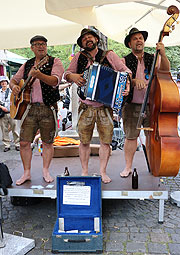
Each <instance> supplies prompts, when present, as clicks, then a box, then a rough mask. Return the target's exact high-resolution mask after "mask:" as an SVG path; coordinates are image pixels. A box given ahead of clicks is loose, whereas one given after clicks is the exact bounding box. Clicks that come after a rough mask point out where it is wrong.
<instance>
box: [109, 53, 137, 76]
mask: <svg viewBox="0 0 180 255" xmlns="http://www.w3.org/2000/svg"><path fill="white" fill-rule="evenodd" d="M107 59H108V61H109V63H110V64H111V66H112V68H113V69H114V70H116V71H119V72H127V73H129V74H131V73H132V72H131V70H130V69H129V68H128V67H127V66H126V65H125V62H123V61H122V59H121V58H120V57H119V56H118V55H117V54H116V53H114V52H113V51H109V52H108V54H107Z"/></svg>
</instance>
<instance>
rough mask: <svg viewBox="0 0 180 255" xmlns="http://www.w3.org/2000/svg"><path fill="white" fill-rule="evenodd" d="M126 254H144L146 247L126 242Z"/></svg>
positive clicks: (142, 244) (143, 244) (141, 244)
mask: <svg viewBox="0 0 180 255" xmlns="http://www.w3.org/2000/svg"><path fill="white" fill-rule="evenodd" d="M126 251H127V252H143V253H145V252H146V245H145V243H138V242H127V245H126Z"/></svg>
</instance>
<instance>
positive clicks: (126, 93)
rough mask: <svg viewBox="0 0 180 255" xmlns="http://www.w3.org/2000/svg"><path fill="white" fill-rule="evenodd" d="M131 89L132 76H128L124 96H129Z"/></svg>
mask: <svg viewBox="0 0 180 255" xmlns="http://www.w3.org/2000/svg"><path fill="white" fill-rule="evenodd" d="M129 91H130V77H128V79H127V82H126V88H125V90H124V92H123V96H128V95H129Z"/></svg>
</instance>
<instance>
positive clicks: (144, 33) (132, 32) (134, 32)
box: [124, 27, 148, 48]
mask: <svg viewBox="0 0 180 255" xmlns="http://www.w3.org/2000/svg"><path fill="white" fill-rule="evenodd" d="M138 33H141V34H142V35H143V37H144V41H146V39H147V37H148V32H147V31H139V30H138V29H137V28H135V27H133V28H132V29H131V30H130V31H129V34H128V35H127V36H126V38H125V39H124V44H125V45H126V47H127V48H129V42H130V40H131V36H132V35H134V34H138Z"/></svg>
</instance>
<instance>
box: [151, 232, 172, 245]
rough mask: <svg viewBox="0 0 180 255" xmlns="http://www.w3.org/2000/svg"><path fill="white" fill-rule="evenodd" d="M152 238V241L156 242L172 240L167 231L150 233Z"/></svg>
mask: <svg viewBox="0 0 180 255" xmlns="http://www.w3.org/2000/svg"><path fill="white" fill-rule="evenodd" d="M150 240H151V242H155V243H158V242H159V243H166V242H170V238H169V236H168V234H167V233H161V234H159V233H150Z"/></svg>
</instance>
